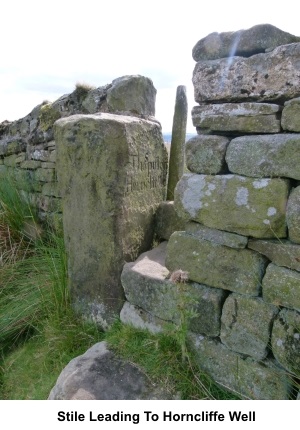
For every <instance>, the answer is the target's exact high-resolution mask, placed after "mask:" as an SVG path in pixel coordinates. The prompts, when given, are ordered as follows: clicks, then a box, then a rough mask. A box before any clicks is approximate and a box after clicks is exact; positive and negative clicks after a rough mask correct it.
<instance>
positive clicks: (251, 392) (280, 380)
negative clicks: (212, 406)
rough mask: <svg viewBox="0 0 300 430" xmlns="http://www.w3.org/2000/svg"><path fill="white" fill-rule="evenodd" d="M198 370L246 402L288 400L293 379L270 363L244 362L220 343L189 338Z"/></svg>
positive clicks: (195, 337) (247, 360)
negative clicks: (248, 400) (250, 400)
mask: <svg viewBox="0 0 300 430" xmlns="http://www.w3.org/2000/svg"><path fill="white" fill-rule="evenodd" d="M189 343H190V347H191V348H192V349H193V350H194V351H195V352H196V356H195V358H196V362H197V364H198V366H199V368H200V369H201V370H202V371H204V372H206V373H207V374H208V375H209V376H210V377H211V378H212V379H214V380H215V381H216V382H217V383H218V384H219V385H221V386H222V387H223V388H226V389H227V390H230V391H232V392H234V393H236V394H237V395H239V396H241V397H242V398H244V399H252V400H276V399H277V400H288V399H289V398H290V393H291V380H290V379H289V376H288V375H287V373H286V372H284V371H282V369H280V368H278V367H276V365H275V364H274V363H273V361H271V360H267V359H266V360H264V361H262V362H257V361H254V360H253V359H251V358H249V357H248V358H247V359H243V358H242V357H241V356H240V355H239V354H237V353H235V352H233V351H230V350H229V349H228V348H226V346H224V345H222V343H220V342H218V341H217V340H213V339H208V338H206V337H203V336H196V335H190V336H189Z"/></svg>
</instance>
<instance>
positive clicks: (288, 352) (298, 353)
mask: <svg viewBox="0 0 300 430" xmlns="http://www.w3.org/2000/svg"><path fill="white" fill-rule="evenodd" d="M272 351H273V354H274V357H275V358H276V360H277V361H278V362H279V363H280V364H281V365H282V366H283V367H284V368H285V369H287V370H288V371H290V372H292V373H293V374H294V375H296V376H297V377H298V378H299V376H300V314H299V313H298V312H295V311H291V310H289V309H282V311H281V312H280V313H279V314H278V316H277V318H276V319H275V321H274V324H273V330H272Z"/></svg>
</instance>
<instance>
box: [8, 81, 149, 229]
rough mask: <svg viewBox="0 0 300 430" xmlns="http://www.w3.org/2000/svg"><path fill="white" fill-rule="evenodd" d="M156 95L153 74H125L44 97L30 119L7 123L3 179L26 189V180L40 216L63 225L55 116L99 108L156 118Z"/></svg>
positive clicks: (28, 190)
mask: <svg viewBox="0 0 300 430" xmlns="http://www.w3.org/2000/svg"><path fill="white" fill-rule="evenodd" d="M155 97H156V89H155V88H154V86H153V83H152V81H151V80H150V79H148V78H146V77H144V76H139V75H133V76H123V77H121V78H117V79H115V80H114V81H113V82H112V83H110V84H108V85H105V86H102V87H99V88H91V87H89V86H87V85H85V84H77V86H76V89H75V91H73V93H71V94H66V95H64V96H62V97H60V98H59V99H58V100H56V101H55V102H53V103H50V102H47V101H44V102H43V103H42V104H40V105H38V106H36V107H35V108H34V109H33V110H32V111H31V112H30V113H29V114H28V115H26V116H25V117H24V118H21V119H19V120H17V121H13V122H9V121H4V122H2V123H1V124H0V179H1V178H4V177H7V176H8V175H11V176H14V177H15V179H16V182H17V184H18V186H19V187H20V188H21V189H22V188H24V186H25V184H26V191H27V192H29V193H30V198H31V201H32V203H33V204H34V205H36V207H37V208H38V211H39V216H40V218H41V219H43V220H44V219H46V220H47V221H50V222H51V223H52V224H54V225H57V223H59V222H60V220H61V214H62V202H61V193H60V189H59V187H58V182H57V174H56V157H57V150H56V142H55V140H54V131H53V125H54V123H55V121H56V120H58V119H60V118H66V117H69V116H72V115H75V114H94V113H96V112H105V113H116V114H123V115H127V116H136V117H142V118H150V119H154V118H153V117H154V115H155ZM28 186H29V187H28ZM23 191H24V190H23Z"/></svg>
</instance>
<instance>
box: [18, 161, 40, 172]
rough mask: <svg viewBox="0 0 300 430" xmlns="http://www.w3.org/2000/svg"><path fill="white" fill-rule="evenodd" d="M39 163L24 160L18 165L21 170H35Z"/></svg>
mask: <svg viewBox="0 0 300 430" xmlns="http://www.w3.org/2000/svg"><path fill="white" fill-rule="evenodd" d="M41 164H42V163H41V161H37V160H25V161H23V162H22V163H21V164H20V167H21V169H28V170H36V169H38V168H39V167H41Z"/></svg>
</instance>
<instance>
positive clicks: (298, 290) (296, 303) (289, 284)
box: [262, 263, 300, 312]
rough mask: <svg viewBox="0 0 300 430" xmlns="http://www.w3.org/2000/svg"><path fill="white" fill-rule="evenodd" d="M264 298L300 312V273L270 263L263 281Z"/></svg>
mask: <svg viewBox="0 0 300 430" xmlns="http://www.w3.org/2000/svg"><path fill="white" fill-rule="evenodd" d="M262 292H263V299H264V300H265V301H266V302H269V303H273V304H274V305H276V306H285V307H287V308H291V309H295V310H297V311H299V312H300V273H299V272H296V271H294V270H290V269H286V268H285V267H278V266H276V265H275V264H272V263H271V264H269V266H268V267H267V270H266V274H265V276H264V278H263V281H262Z"/></svg>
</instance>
